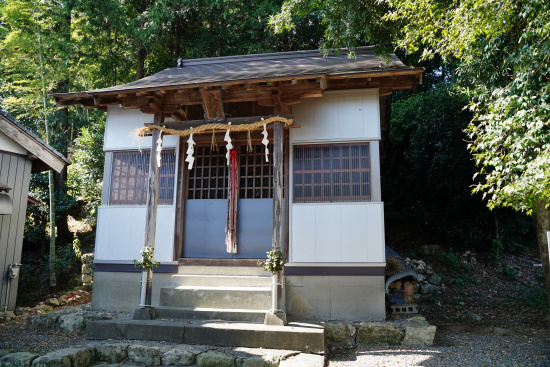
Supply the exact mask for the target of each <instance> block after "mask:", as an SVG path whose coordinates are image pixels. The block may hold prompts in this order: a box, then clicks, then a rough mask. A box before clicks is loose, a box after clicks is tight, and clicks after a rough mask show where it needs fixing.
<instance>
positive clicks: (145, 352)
mask: <svg viewBox="0 0 550 367" xmlns="http://www.w3.org/2000/svg"><path fill="white" fill-rule="evenodd" d="M128 358H129V359H130V360H132V361H134V362H138V363H144V364H145V365H147V366H160V365H161V359H160V348H159V347H148V346H145V345H130V346H129V347H128Z"/></svg>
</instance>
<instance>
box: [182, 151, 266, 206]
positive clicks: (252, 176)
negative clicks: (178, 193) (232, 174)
mask: <svg viewBox="0 0 550 367" xmlns="http://www.w3.org/2000/svg"><path fill="white" fill-rule="evenodd" d="M234 145H235V148H236V149H237V162H238V175H239V177H238V182H239V199H267V198H269V199H272V198H273V153H272V149H271V148H272V147H271V146H269V149H270V150H269V162H265V146H264V145H262V144H259V143H255V142H254V143H253V145H252V151H251V152H248V151H247V144H246V142H235V144H234ZM214 152H215V153H216V154H213V153H214ZM225 154H226V148H225V146H220V147H218V151H217V152H216V151H213V150H212V149H211V148H210V146H209V145H198V146H197V147H195V163H194V165H193V168H192V169H191V170H190V171H189V172H188V175H187V185H186V188H187V196H186V197H187V199H191V200H201V199H227V179H228V174H229V167H228V166H227V161H226V158H225ZM213 158H214V159H216V165H215V166H214V167H213V166H212V159H213ZM205 160H207V161H209V162H210V165H209V166H207V165H206V164H204V163H203V161H205ZM222 168H223V169H222ZM266 170H267V172H266ZM199 172H200V175H198V174H199ZM220 172H223V177H220V176H219V173H220ZM258 172H259V173H258ZM212 173H216V176H215V177H213V176H212ZM212 183H216V187H211V184H212ZM205 192H207V193H208V194H205Z"/></svg>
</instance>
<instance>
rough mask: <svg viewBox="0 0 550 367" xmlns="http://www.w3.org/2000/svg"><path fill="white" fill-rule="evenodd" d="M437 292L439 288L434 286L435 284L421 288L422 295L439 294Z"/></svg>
mask: <svg viewBox="0 0 550 367" xmlns="http://www.w3.org/2000/svg"><path fill="white" fill-rule="evenodd" d="M437 291H439V287H437V286H435V285H433V284H429V283H428V284H423V285H422V286H421V287H420V292H421V293H422V294H433V293H437Z"/></svg>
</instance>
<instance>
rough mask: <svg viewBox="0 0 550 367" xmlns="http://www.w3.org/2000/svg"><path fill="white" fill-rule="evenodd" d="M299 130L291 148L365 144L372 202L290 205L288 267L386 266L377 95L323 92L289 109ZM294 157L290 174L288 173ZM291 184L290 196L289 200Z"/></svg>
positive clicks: (374, 91)
mask: <svg viewBox="0 0 550 367" xmlns="http://www.w3.org/2000/svg"><path fill="white" fill-rule="evenodd" d="M293 113H294V115H295V121H296V123H297V124H299V125H300V128H299V129H291V131H290V139H291V146H292V145H294V144H304V143H323V142H346V141H369V146H370V158H371V190H372V193H371V197H372V200H371V201H370V202H361V203H354V202H352V203H296V204H295V203H292V204H291V208H290V262H292V263H384V262H385V241H384V205H383V203H382V201H381V190H380V154H379V140H380V111H379V98H378V89H369V90H351V91H334V92H326V93H325V96H324V97H323V98H312V99H308V100H304V101H303V102H302V103H300V104H298V105H296V106H293ZM292 157H293V152H292V151H291V159H290V160H291V164H290V172H292V170H293V167H292ZM292 179H293V176H292V174H291V176H290V190H291V195H290V197H291V198H292V197H293V195H292V187H293V185H292Z"/></svg>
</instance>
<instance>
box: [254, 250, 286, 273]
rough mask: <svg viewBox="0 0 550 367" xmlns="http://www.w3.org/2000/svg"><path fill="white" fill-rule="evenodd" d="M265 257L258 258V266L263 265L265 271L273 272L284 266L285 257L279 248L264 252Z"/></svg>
mask: <svg viewBox="0 0 550 367" xmlns="http://www.w3.org/2000/svg"><path fill="white" fill-rule="evenodd" d="M266 254H267V258H266V259H265V260H258V263H257V264H258V266H263V267H264V270H265V271H268V272H270V273H271V274H274V273H275V272H277V271H279V270H283V268H284V267H285V263H286V259H285V258H284V257H283V253H282V252H281V251H279V250H273V251H268V252H266Z"/></svg>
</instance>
